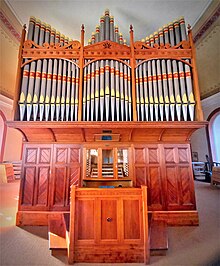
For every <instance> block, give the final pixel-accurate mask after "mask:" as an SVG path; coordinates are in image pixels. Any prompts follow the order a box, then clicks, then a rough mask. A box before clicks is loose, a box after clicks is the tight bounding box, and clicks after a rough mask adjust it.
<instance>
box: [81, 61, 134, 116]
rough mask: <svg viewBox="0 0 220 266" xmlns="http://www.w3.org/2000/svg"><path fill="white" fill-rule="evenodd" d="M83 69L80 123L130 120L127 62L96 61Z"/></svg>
mask: <svg viewBox="0 0 220 266" xmlns="http://www.w3.org/2000/svg"><path fill="white" fill-rule="evenodd" d="M87 63H88V65H87V66H86V67H85V69H84V86H83V120H84V121H131V120H132V97H131V70H130V67H129V60H125V61H124V62H119V61H116V60H100V61H99V60H98V61H96V62H92V63H89V62H87Z"/></svg>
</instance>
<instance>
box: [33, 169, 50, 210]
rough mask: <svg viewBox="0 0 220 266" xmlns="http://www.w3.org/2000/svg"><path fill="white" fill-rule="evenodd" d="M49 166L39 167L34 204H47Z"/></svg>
mask: <svg viewBox="0 0 220 266" xmlns="http://www.w3.org/2000/svg"><path fill="white" fill-rule="evenodd" d="M49 175H50V167H39V169H38V182H37V188H36V190H37V191H36V204H37V205H43V206H47V205H48V183H49Z"/></svg>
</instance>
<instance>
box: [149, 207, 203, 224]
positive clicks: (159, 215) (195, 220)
mask: <svg viewBox="0 0 220 266" xmlns="http://www.w3.org/2000/svg"><path fill="white" fill-rule="evenodd" d="M151 213H152V219H154V220H160V221H161V220H164V221H166V222H167V225H169V226H181V225H199V215H198V211H196V210H195V211H152V212H151Z"/></svg>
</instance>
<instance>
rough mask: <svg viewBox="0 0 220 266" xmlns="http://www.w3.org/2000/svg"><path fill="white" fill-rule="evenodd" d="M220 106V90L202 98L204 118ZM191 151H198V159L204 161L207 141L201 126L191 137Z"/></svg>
mask: <svg viewBox="0 0 220 266" xmlns="http://www.w3.org/2000/svg"><path fill="white" fill-rule="evenodd" d="M219 107H220V92H219V93H217V94H214V95H212V96H210V97H208V98H206V99H204V100H202V109H203V112H204V119H205V120H207V118H208V116H209V115H210V114H211V113H212V112H213V111H214V110H215V109H217V108H219ZM191 147H192V152H198V160H199V161H203V162H204V161H206V158H205V155H206V154H209V152H208V143H207V136H206V129H205V128H201V129H199V130H197V131H196V132H194V133H193V135H192V137H191Z"/></svg>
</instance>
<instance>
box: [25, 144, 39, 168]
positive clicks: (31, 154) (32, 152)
mask: <svg viewBox="0 0 220 266" xmlns="http://www.w3.org/2000/svg"><path fill="white" fill-rule="evenodd" d="M25 163H26V164H31V163H32V164H36V163H37V148H27V149H26V156H25Z"/></svg>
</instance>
